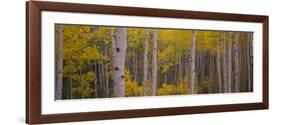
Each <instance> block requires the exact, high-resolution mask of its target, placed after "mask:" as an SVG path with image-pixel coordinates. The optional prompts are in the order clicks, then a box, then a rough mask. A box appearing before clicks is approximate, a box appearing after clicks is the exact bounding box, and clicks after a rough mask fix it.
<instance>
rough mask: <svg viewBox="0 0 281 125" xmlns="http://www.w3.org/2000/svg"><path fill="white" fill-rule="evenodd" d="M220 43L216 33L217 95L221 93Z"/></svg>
mask: <svg viewBox="0 0 281 125" xmlns="http://www.w3.org/2000/svg"><path fill="white" fill-rule="evenodd" d="M220 50H221V49H220V41H219V33H217V60H216V63H217V75H218V82H219V93H221V92H222V81H221V65H220V59H221V56H220V53H221V52H220Z"/></svg>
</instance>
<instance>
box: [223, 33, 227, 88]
mask: <svg viewBox="0 0 281 125" xmlns="http://www.w3.org/2000/svg"><path fill="white" fill-rule="evenodd" d="M226 57H227V52H226V42H225V32H223V92H224V93H225V92H227V67H226Z"/></svg>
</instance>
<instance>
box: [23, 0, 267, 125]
mask: <svg viewBox="0 0 281 125" xmlns="http://www.w3.org/2000/svg"><path fill="white" fill-rule="evenodd" d="M26 35H27V36H26V38H27V40H26V80H27V81H26V123H29V124H39V123H54V122H71V121H86V120H101V119H118V118H133V117H152V116H165V115H181V114H195V113H210V112H225V111H243V110H257V109H268V16H264V15H246V14H229V13H215V12H198V11H183V10H167V9H153V8H137V7H120V6H104V5H91V4H73V3H56V2H39V1H29V2H27V3H26Z"/></svg>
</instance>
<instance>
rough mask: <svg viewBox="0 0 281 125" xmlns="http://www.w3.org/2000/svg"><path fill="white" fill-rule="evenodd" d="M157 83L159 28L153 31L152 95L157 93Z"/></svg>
mask: <svg viewBox="0 0 281 125" xmlns="http://www.w3.org/2000/svg"><path fill="white" fill-rule="evenodd" d="M156 85H157V30H156V29H154V33H153V52H152V84H151V95H152V96H155V95H156Z"/></svg>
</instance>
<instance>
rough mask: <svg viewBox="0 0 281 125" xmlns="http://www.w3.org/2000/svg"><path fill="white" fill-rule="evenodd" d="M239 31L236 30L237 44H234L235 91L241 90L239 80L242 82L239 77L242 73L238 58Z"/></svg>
mask: <svg viewBox="0 0 281 125" xmlns="http://www.w3.org/2000/svg"><path fill="white" fill-rule="evenodd" d="M238 35H239V33H238V32H236V39H235V40H236V41H235V45H234V59H235V61H234V63H235V64H234V66H235V68H234V79H235V92H239V86H240V85H239V84H240V83H239V82H240V78H239V73H240V71H239V68H240V67H239V58H238V55H239V51H238V49H239V46H238V45H239V43H238V42H239V36H238Z"/></svg>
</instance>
